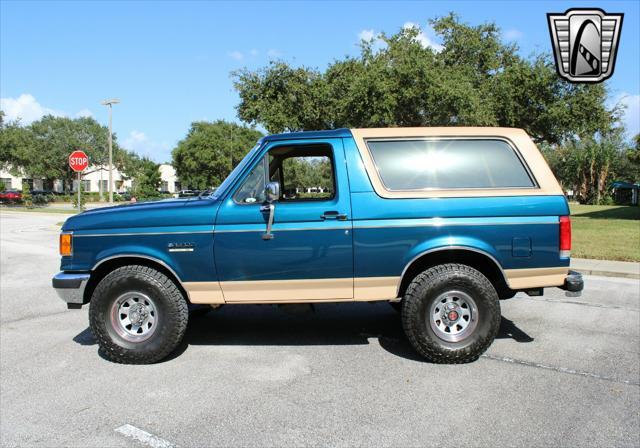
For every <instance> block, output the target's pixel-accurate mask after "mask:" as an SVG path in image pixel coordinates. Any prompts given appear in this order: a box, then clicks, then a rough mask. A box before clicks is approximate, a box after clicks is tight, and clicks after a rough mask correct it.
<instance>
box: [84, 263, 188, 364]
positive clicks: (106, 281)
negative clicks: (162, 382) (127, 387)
mask: <svg viewBox="0 0 640 448" xmlns="http://www.w3.org/2000/svg"><path fill="white" fill-rule="evenodd" d="M130 291H138V292H142V293H144V294H146V295H148V296H149V297H152V298H153V301H154V303H155V306H156V308H157V314H158V317H157V328H156V330H155V331H154V332H153V334H151V336H150V337H149V339H147V340H145V341H142V342H131V341H127V340H126V339H123V338H122V337H121V336H120V335H119V334H118V333H117V331H116V330H115V328H114V324H112V322H111V319H110V316H111V310H112V306H113V304H114V302H115V301H116V300H117V298H118V297H119V296H121V295H122V294H124V293H126V292H130ZM188 319H189V311H188V308H187V302H186V300H185V298H184V296H183V295H182V292H181V291H180V289H179V288H178V287H177V285H176V284H175V283H174V282H173V281H172V280H171V279H170V278H168V277H167V276H166V275H164V274H163V273H162V272H159V271H157V270H155V269H153V268H150V267H147V266H138V265H129V266H122V267H120V268H117V269H115V270H114V271H112V272H110V273H109V274H107V275H106V276H105V277H104V278H103V279H102V280H101V281H100V283H98V286H97V287H96V288H95V290H94V292H93V295H92V296H91V302H90V306H89V326H90V327H91V331H92V332H93V334H94V336H95V337H96V339H97V341H98V345H99V346H100V349H101V352H102V353H103V355H104V356H105V357H106V358H107V359H109V360H111V361H113V362H118V363H123V364H151V363H154V362H157V361H160V360H161V359H163V358H165V357H166V356H167V355H168V354H169V353H171V352H172V351H173V350H174V349H175V348H176V347H177V346H178V344H179V343H180V342H181V341H182V338H183V336H184V333H185V331H186V328H187V321H188Z"/></svg>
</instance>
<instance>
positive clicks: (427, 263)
mask: <svg viewBox="0 0 640 448" xmlns="http://www.w3.org/2000/svg"><path fill="white" fill-rule="evenodd" d="M444 263H460V264H464V265H467V266H469V267H472V268H474V269H476V270H478V271H479V272H481V273H482V274H483V275H484V276H485V277H487V278H488V279H489V281H490V282H491V283H492V284H493V286H494V287H495V288H496V292H497V293H498V297H499V298H500V299H503V298H508V297H511V296H512V295H513V294H514V293H515V291H513V290H511V289H510V288H509V286H508V285H507V283H506V280H505V278H504V274H503V272H502V270H501V268H500V267H499V266H498V265H497V262H496V261H494V260H493V259H491V258H490V257H489V256H487V255H485V254H483V253H480V252H475V251H472V250H466V249H443V250H439V251H435V252H430V253H427V254H424V255H422V256H421V257H419V258H417V259H416V260H414V261H412V262H411V264H410V265H409V266H408V268H406V270H405V272H404V274H403V276H402V280H401V281H400V288H399V290H398V297H403V296H404V293H405V292H406V290H407V287H408V286H409V284H410V283H411V281H412V280H413V279H414V278H415V277H416V276H417V275H418V274H420V273H421V272H423V271H425V270H427V269H429V268H431V267H433V266H437V265H439V264H444Z"/></svg>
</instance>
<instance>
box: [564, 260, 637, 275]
mask: <svg viewBox="0 0 640 448" xmlns="http://www.w3.org/2000/svg"><path fill="white" fill-rule="evenodd" d="M571 269H573V270H575V271H578V272H580V273H581V274H583V275H601V276H603V277H619V278H632V279H636V280H640V263H636V262H628V261H612V260H592V259H586V258H573V259H571Z"/></svg>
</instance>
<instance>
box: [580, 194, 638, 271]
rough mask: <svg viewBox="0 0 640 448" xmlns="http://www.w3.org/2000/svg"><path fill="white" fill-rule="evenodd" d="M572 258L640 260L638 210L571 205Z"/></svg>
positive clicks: (608, 206)
mask: <svg viewBox="0 0 640 448" xmlns="http://www.w3.org/2000/svg"><path fill="white" fill-rule="evenodd" d="M570 207H571V215H572V216H571V223H572V237H573V243H572V248H571V256H572V257H576V258H596V259H600V260H620V261H640V207H629V206H618V205H580V204H570Z"/></svg>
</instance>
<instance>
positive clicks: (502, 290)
mask: <svg viewBox="0 0 640 448" xmlns="http://www.w3.org/2000/svg"><path fill="white" fill-rule="evenodd" d="M570 249H571V223H570V220H569V208H568V206H567V201H566V200H565V197H564V196H563V193H562V190H561V188H560V186H559V185H558V182H557V181H556V179H555V178H554V176H553V174H552V173H551V171H550V170H549V167H548V166H547V164H546V162H545V160H544V159H543V157H542V155H541V154H540V152H539V151H538V149H537V148H536V146H535V144H534V143H533V142H532V141H531V139H530V138H529V137H528V136H527V134H526V133H525V132H524V131H522V130H519V129H508V128H469V127H447V128H389V129H351V130H349V129H338V130H332V131H318V132H301V133H290V134H281V135H272V136H268V137H265V138H263V139H262V140H260V141H259V142H258V144H257V145H256V146H255V147H254V148H253V149H252V150H251V151H250V152H249V153H248V154H247V156H246V157H245V158H244V160H242V162H241V163H240V164H239V165H238V166H237V167H236V168H235V169H234V170H233V172H232V173H231V174H230V175H229V177H228V178H227V179H226V180H225V181H224V182H223V183H222V184H221V185H220V187H219V188H217V189H216V190H215V192H214V193H212V194H211V195H210V196H206V197H205V196H203V197H197V198H189V199H181V200H166V201H160V202H150V203H138V204H134V205H124V206H118V207H113V208H103V209H97V210H91V211H87V212H84V213H82V214H80V215H77V216H74V217H71V218H69V219H68V220H67V221H66V222H65V224H64V226H63V229H62V234H61V235H60V250H61V255H62V263H61V269H62V272H60V273H59V274H57V275H56V276H55V277H54V278H53V287H54V288H56V290H57V291H58V293H59V295H60V296H61V297H62V298H63V299H64V300H65V301H66V302H67V304H68V307H69V308H80V307H81V306H82V305H84V304H89V320H90V326H91V329H92V331H93V333H94V334H95V336H96V338H97V340H98V342H99V344H100V346H101V348H102V349H103V351H104V353H106V355H107V356H108V357H109V358H110V359H112V360H114V361H118V362H126V363H150V362H155V361H158V360H160V359H162V358H164V357H165V356H167V355H168V354H169V353H170V352H171V351H172V350H173V349H174V348H175V347H176V345H177V344H178V343H179V342H180V340H181V339H182V337H183V335H184V333H185V329H186V326H187V320H188V315H189V314H188V309H189V306H191V305H196V304H208V305H214V306H215V305H222V304H249V303H251V304H273V303H280V304H282V303H318V302H353V301H366V302H369V301H388V302H390V303H391V304H392V305H393V306H394V308H396V309H398V310H399V311H400V312H401V315H402V323H403V326H404V329H405V332H406V334H407V337H408V339H409V341H410V342H411V344H412V345H413V347H414V348H415V349H416V350H417V351H418V352H419V353H420V354H421V355H423V356H425V357H427V358H428V359H430V360H432V361H434V362H443V363H458V362H467V361H471V360H474V359H476V358H477V357H478V356H479V355H480V354H481V353H483V352H484V351H485V350H486V349H487V347H489V345H490V344H491V343H492V341H493V340H494V338H495V336H496V333H497V332H498V328H499V325H500V319H501V315H500V302H499V300H500V299H505V298H509V297H512V296H513V295H515V294H516V292H518V291H524V292H526V293H528V294H530V295H541V294H542V293H543V288H546V287H559V288H563V289H565V290H567V291H568V293H571V294H575V295H577V294H579V293H580V291H581V290H582V287H583V283H582V278H581V277H580V275H579V274H576V273H574V272H570V271H569V257H570Z"/></svg>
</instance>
